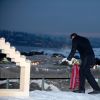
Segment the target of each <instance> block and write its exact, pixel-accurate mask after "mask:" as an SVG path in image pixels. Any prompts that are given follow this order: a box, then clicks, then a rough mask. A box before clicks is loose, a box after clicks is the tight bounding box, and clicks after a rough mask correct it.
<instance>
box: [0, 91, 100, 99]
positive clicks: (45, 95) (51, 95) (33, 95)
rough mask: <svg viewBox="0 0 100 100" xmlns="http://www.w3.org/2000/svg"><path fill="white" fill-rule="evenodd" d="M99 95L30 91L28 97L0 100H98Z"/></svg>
mask: <svg viewBox="0 0 100 100" xmlns="http://www.w3.org/2000/svg"><path fill="white" fill-rule="evenodd" d="M99 99H100V94H95V95H90V94H87V93H85V94H83V93H73V92H60V91H59V92H57V91H56V92H55V91H51V92H47V91H32V92H30V96H29V97H0V100H99Z"/></svg>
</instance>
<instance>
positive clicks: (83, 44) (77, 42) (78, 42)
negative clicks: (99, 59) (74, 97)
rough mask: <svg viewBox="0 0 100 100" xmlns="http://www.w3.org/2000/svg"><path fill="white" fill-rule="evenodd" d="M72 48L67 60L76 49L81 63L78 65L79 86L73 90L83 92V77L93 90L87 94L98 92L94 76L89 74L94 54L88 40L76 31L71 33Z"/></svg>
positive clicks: (99, 90)
mask: <svg viewBox="0 0 100 100" xmlns="http://www.w3.org/2000/svg"><path fill="white" fill-rule="evenodd" d="M71 39H72V49H71V52H70V54H69V56H68V58H67V59H68V60H71V59H72V57H74V54H75V53H76V50H77V51H78V52H79V54H80V58H81V65H80V73H79V75H80V76H79V77H80V86H79V90H77V91H74V92H77V93H85V79H87V81H88V82H89V84H90V85H91V87H92V88H93V91H92V92H90V93H89V94H95V93H100V87H99V85H98V84H97V82H96V81H95V78H94V77H93V75H92V74H91V71H90V68H91V67H93V66H94V64H95V55H94V52H93V49H92V47H91V44H90V42H89V40H88V39H87V38H85V37H82V36H79V35H77V34H76V33H72V34H71Z"/></svg>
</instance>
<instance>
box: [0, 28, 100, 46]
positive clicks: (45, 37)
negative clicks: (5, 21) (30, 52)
mask: <svg viewBox="0 0 100 100" xmlns="http://www.w3.org/2000/svg"><path fill="white" fill-rule="evenodd" d="M0 37H4V38H5V39H6V41H8V42H10V43H11V45H15V46H32V47H42V48H64V47H71V40H70V39H69V36H68V37H67V36H65V35H50V34H36V33H27V32H16V31H9V30H0ZM89 40H90V42H91V44H92V46H93V48H100V37H98V38H95V37H91V38H89Z"/></svg>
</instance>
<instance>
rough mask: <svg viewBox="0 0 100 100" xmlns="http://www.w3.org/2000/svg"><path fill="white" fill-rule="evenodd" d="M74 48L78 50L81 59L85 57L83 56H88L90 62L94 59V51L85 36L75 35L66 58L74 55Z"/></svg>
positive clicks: (69, 58)
mask: <svg viewBox="0 0 100 100" xmlns="http://www.w3.org/2000/svg"><path fill="white" fill-rule="evenodd" d="M76 50H77V51H78V52H79V54H80V58H81V60H83V59H85V57H88V56H89V57H90V62H94V61H93V60H94V59H95V56H94V52H93V49H92V46H91V44H90V42H89V40H88V39H87V38H85V37H82V36H79V35H77V36H76V37H75V38H74V39H73V40H72V49H71V52H70V54H69V56H68V58H67V59H68V60H71V59H72V57H74V54H75V53H76Z"/></svg>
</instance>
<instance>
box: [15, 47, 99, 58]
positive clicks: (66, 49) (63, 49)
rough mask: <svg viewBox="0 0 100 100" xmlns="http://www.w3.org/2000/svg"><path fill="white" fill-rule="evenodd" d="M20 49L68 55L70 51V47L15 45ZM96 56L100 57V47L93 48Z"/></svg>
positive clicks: (22, 50)
mask: <svg viewBox="0 0 100 100" xmlns="http://www.w3.org/2000/svg"><path fill="white" fill-rule="evenodd" d="M15 47H16V49H17V50H18V51H21V52H30V51H39V52H41V51H44V53H46V54H53V53H60V54H63V55H65V56H68V54H69V53H70V50H71V49H70V48H61V49H60V48H59V49H58V48H40V47H30V46H15ZM93 50H94V53H95V56H96V57H98V58H100V48H93Z"/></svg>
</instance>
